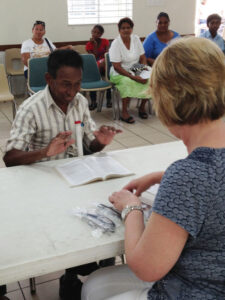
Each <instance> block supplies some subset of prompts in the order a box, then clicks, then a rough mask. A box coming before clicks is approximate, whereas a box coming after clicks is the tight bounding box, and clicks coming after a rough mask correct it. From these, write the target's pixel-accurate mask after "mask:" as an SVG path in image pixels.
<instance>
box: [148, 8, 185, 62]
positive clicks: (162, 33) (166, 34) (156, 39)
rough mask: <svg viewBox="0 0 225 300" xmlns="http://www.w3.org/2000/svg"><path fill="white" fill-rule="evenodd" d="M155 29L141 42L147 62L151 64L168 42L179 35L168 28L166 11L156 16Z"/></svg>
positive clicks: (168, 21) (168, 20) (168, 22)
mask: <svg viewBox="0 0 225 300" xmlns="http://www.w3.org/2000/svg"><path fill="white" fill-rule="evenodd" d="M156 24H157V30H156V31H154V32H153V33H151V34H149V35H148V36H147V37H146V39H145V40H144V42H143V46H144V49H145V55H146V57H147V62H148V64H149V65H150V66H152V65H153V63H154V61H155V59H156V58H157V56H158V55H159V54H160V53H161V52H162V50H163V49H164V48H165V47H167V46H168V43H169V42H170V41H171V40H172V39H174V38H176V37H179V34H178V33H177V32H175V31H173V30H169V25H170V18H169V16H168V14H167V13H164V12H161V13H160V14H159V15H158V17H157V21H156Z"/></svg>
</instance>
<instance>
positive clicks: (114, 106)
mask: <svg viewBox="0 0 225 300" xmlns="http://www.w3.org/2000/svg"><path fill="white" fill-rule="evenodd" d="M111 95H112V96H111V97H112V113H113V120H116V117H117V111H116V101H115V90H112V93H111Z"/></svg>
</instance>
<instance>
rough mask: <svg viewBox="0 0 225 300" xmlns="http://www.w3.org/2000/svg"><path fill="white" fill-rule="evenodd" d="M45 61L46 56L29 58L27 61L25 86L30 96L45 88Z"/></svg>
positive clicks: (46, 59)
mask: <svg viewBox="0 0 225 300" xmlns="http://www.w3.org/2000/svg"><path fill="white" fill-rule="evenodd" d="M47 61H48V56H45V57H38V58H31V59H29V61H28V77H27V85H28V89H29V91H30V92H31V93H32V94H34V93H36V92H38V91H40V90H43V89H44V88H45V86H46V81H45V73H46V72H47Z"/></svg>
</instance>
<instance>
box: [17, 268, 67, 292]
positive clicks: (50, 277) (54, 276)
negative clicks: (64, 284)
mask: <svg viewBox="0 0 225 300" xmlns="http://www.w3.org/2000/svg"><path fill="white" fill-rule="evenodd" d="M64 273H65V270H61V271H58V272H54V273H50V274H46V275H43V276H38V277H35V283H36V285H39V284H41V283H44V282H48V281H52V280H56V279H57V280H58V279H59V278H60V277H61V276H62V275H63V274H64ZM20 285H21V287H22V288H27V287H29V286H30V283H29V279H26V280H21V281H20Z"/></svg>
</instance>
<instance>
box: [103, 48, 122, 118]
mask: <svg viewBox="0 0 225 300" xmlns="http://www.w3.org/2000/svg"><path fill="white" fill-rule="evenodd" d="M111 66H112V63H111V61H110V59H109V53H108V52H107V53H105V79H106V81H107V82H110V83H111V85H112V109H113V119H114V120H116V119H119V118H120V100H121V97H120V93H119V91H118V90H117V88H116V86H115V84H113V83H112V82H111V81H110V68H111Z"/></svg>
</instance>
